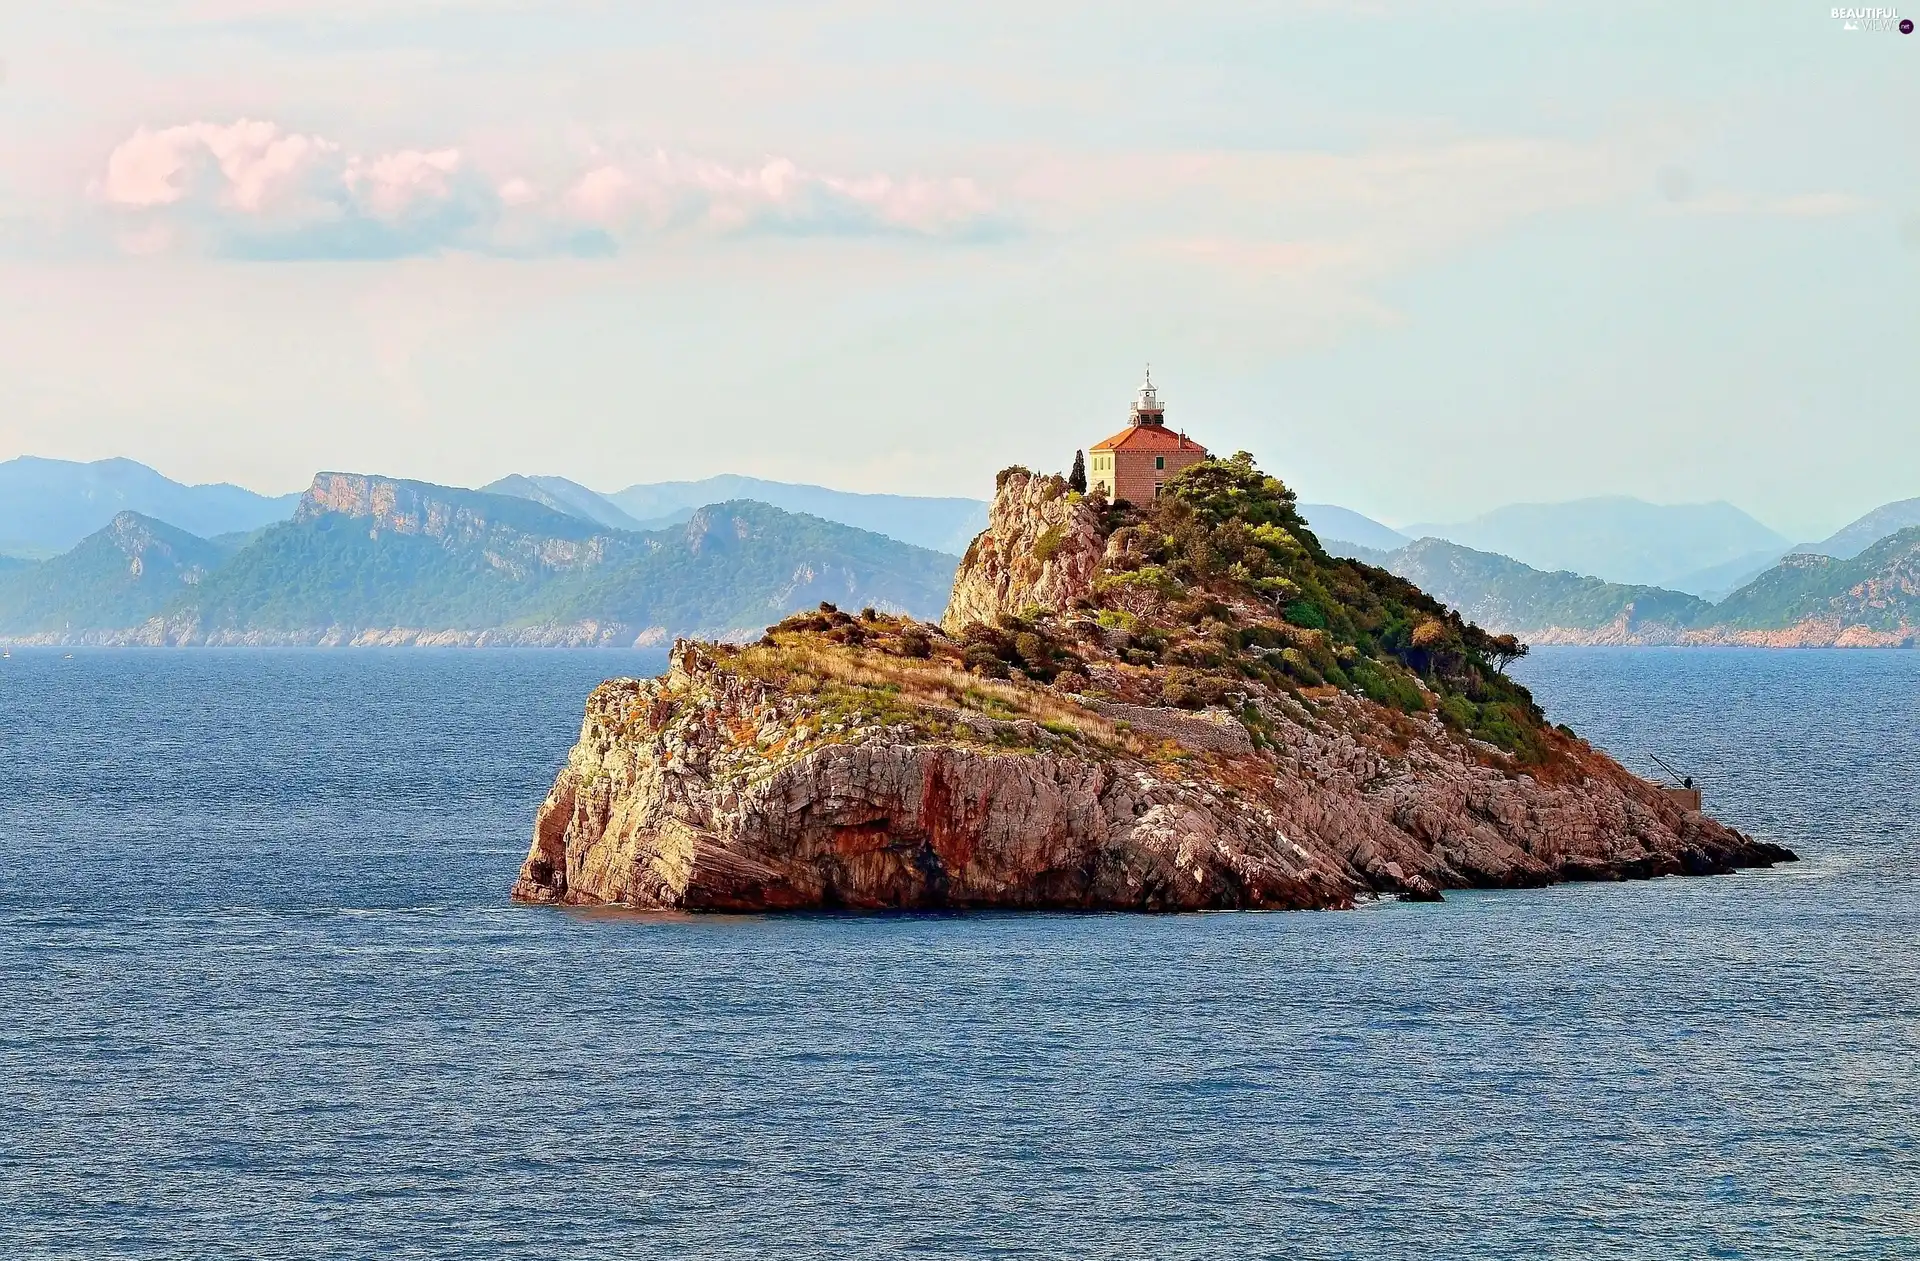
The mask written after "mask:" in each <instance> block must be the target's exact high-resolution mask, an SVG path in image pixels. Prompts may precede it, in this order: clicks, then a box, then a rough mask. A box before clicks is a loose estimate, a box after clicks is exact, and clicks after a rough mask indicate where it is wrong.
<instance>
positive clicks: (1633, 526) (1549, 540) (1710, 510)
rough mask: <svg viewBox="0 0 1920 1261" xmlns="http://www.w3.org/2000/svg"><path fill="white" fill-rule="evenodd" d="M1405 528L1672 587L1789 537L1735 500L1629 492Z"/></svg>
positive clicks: (1542, 563)
mask: <svg viewBox="0 0 1920 1261" xmlns="http://www.w3.org/2000/svg"><path fill="white" fill-rule="evenodd" d="M1401 533H1402V534H1408V535H1412V536H1414V537H1425V536H1431V537H1434V538H1442V539H1446V540H1448V541H1449V542H1453V543H1458V544H1460V545H1462V546H1464V547H1470V548H1473V549H1475V550H1477V551H1482V552H1494V553H1498V554H1500V555H1503V556H1511V557H1513V558H1514V559H1515V560H1519V561H1522V562H1524V563H1526V564H1528V565H1530V566H1532V567H1533V568H1535V569H1544V570H1560V569H1564V570H1569V571H1572V572H1574V573H1581V574H1593V575H1595V576H1597V577H1600V578H1604V579H1606V580H1607V581H1609V582H1618V583H1626V584H1630V585H1653V586H1668V587H1670V586H1672V585H1673V584H1674V583H1676V582H1681V581H1685V580H1689V579H1690V578H1691V576H1693V575H1697V574H1698V573H1700V572H1701V571H1703V570H1708V569H1710V568H1712V567H1715V566H1722V565H1726V564H1728V563H1729V562H1734V561H1738V560H1741V559H1742V558H1747V557H1751V556H1752V555H1753V554H1754V553H1757V552H1764V551H1766V550H1767V549H1769V548H1772V549H1775V554H1776V555H1778V554H1779V553H1780V552H1783V551H1785V549H1786V548H1787V546H1788V540H1787V539H1786V538H1784V537H1783V536H1781V535H1779V534H1777V533H1775V532H1774V531H1773V530H1770V529H1768V528H1767V527H1766V526H1764V525H1762V524H1761V523H1760V522H1758V521H1756V520H1754V519H1753V518H1752V517H1750V516H1748V515H1747V514H1746V513H1744V512H1742V511H1741V510H1740V509H1738V508H1736V507H1734V506H1733V505H1732V504H1728V503H1707V504H1651V503H1647V502H1646V501H1644V500H1640V499H1632V498H1628V497H1625V496H1608V497H1604V498H1598V499H1577V500H1573V501H1571V502H1568V503H1553V504H1510V505H1508V506H1507V507H1504V508H1496V509H1495V510H1494V511H1492V512H1489V513H1487V514H1485V515H1484V516H1480V517H1475V518H1474V519H1473V520H1471V521H1459V522H1452V523H1424V524H1420V525H1410V526H1407V527H1405V528H1404V529H1403V530H1401ZM1354 541H1355V542H1359V543H1365V542H1366V540H1365V539H1355V540H1354Z"/></svg>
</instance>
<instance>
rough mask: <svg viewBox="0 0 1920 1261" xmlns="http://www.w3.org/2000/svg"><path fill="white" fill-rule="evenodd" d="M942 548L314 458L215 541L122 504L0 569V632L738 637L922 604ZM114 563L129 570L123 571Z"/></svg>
mask: <svg viewBox="0 0 1920 1261" xmlns="http://www.w3.org/2000/svg"><path fill="white" fill-rule="evenodd" d="M123 535H124V537H122V536H123ZM163 560H164V561H165V564H164V565H163V564H162V561H163ZM956 564H957V559H956V558H955V557H953V556H950V555H945V554H942V553H938V552H932V551H928V550H926V549H924V548H917V547H912V546H909V545H908V544H904V543H900V542H898V541H896V540H893V539H889V538H885V537H882V536H880V535H876V534H873V533H871V532H868V531H864V530H856V529H853V528H852V527H850V526H844V525H840V524H838V523H836V522H831V521H823V520H821V519H819V518H817V517H809V516H805V515H802V514H798V513H788V512H783V511H781V510H780V509H777V508H773V507H770V506H768V505H766V504H760V503H753V502H749V501H735V502H731V503H725V504H716V505H711V506H708V507H704V508H700V509H698V510H696V511H695V512H694V514H693V517H692V519H691V520H690V521H688V522H687V523H686V524H685V525H683V526H679V527H676V528H674V529H671V530H663V531H653V532H648V533H642V532H634V531H625V530H608V529H605V528H604V527H601V526H599V525H597V524H595V523H593V522H590V521H585V520H582V519H581V518H579V517H575V516H572V515H569V514H567V513H564V512H558V511H555V510H554V509H551V508H548V507H546V506H544V505H542V504H538V503H535V502H533V501H531V500H528V499H522V498H519V497H517V496H511V495H495V494H489V493H487V492H484V491H472V490H461V489H457V488H454V487H446V486H434V485H431V484H428V483H423V482H409V481H401V480H398V479H392V478H380V477H368V476H363V475H359V474H350V473H323V474H321V475H320V476H319V477H317V478H315V479H314V484H313V486H312V488H311V489H310V490H308V491H307V493H306V495H305V496H303V497H302V499H301V502H300V506H299V509H298V511H297V512H296V513H295V514H294V517H293V519H292V520H291V521H287V522H284V523H282V524H279V525H275V526H271V527H269V528H267V529H265V530H263V531H260V532H259V533H258V534H256V535H254V536H252V537H251V539H250V540H249V541H247V542H246V544H245V545H244V546H243V547H241V548H239V550H238V551H237V552H233V553H231V554H230V555H229V554H228V552H227V550H226V549H223V548H221V547H219V546H217V545H215V544H212V543H208V542H206V541H205V540H202V539H196V538H193V537H192V536H190V535H185V534H183V533H182V532H179V531H173V530H171V529H170V528H169V527H166V526H163V525H161V524H160V523H158V522H150V521H146V520H145V519H143V518H138V517H135V516H134V515H133V514H126V516H125V518H124V520H122V521H116V523H115V526H114V528H113V530H110V531H103V532H102V533H101V534H100V535H97V536H95V537H94V538H91V539H88V540H87V541H86V542H85V543H83V544H82V545H81V546H80V547H78V548H76V549H74V551H72V552H70V553H68V554H67V555H65V556H62V557H59V558H57V559H55V560H51V561H45V562H42V563H40V564H38V565H33V566H28V567H23V568H20V569H17V570H14V571H11V572H8V573H5V574H0V634H5V635H7V636H9V637H12V638H20V637H31V636H38V637H41V638H53V639H60V638H84V639H90V640H94V641H99V642H121V643H125V642H135V643H156V644H161V643H257V644H297V643H323V644H334V643H448V644H477V643H527V644H555V645H576V644H577V645H592V644H643V643H664V642H665V641H666V640H667V639H668V638H669V637H670V636H672V635H676V634H697V635H707V636H724V637H731V638H741V637H752V636H758V635H759V634H760V632H761V629H762V628H763V627H765V626H766V625H768V624H769V623H771V622H774V621H778V620H779V619H780V618H781V617H782V616H784V615H786V614H787V613H790V612H792V611H793V610H794V609H796V608H801V607H806V606H810V605H813V604H817V603H819V602H820V601H822V600H831V601H835V602H836V603H840V604H843V605H847V606H849V607H853V608H859V607H861V606H862V605H866V604H872V605H874V606H876V607H880V608H886V609H889V610H894V611H904V612H907V613H910V614H913V615H914V616H918V617H926V618H931V617H936V616H938V615H939V612H940V610H941V609H942V608H943V607H944V605H945V603H946V597H947V591H948V588H949V586H950V584H951V582H952V578H953V570H954V567H955V565H956ZM129 572H131V573H132V576H133V578H134V579H136V580H139V579H142V575H143V574H144V575H145V578H144V584H143V583H142V582H140V581H136V582H133V583H132V584H131V586H130V584H129V582H128V579H127V574H128V573H129ZM163 579H164V580H163ZM129 590H131V591H132V593H133V594H129V593H128V592H129ZM115 599H117V600H118V603H114V602H113V601H114V600H115Z"/></svg>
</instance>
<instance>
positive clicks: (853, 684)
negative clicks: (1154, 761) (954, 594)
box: [728, 633, 1150, 754]
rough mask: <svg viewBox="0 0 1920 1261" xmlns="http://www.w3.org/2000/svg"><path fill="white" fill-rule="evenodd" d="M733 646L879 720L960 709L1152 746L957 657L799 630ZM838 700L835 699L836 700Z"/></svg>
mask: <svg viewBox="0 0 1920 1261" xmlns="http://www.w3.org/2000/svg"><path fill="white" fill-rule="evenodd" d="M774 639H775V642H774V643H773V644H771V645H769V644H765V643H762V644H756V645H753V646H751V647H747V648H741V649H738V650H736V651H735V652H734V653H733V654H732V655H731V657H730V658H729V660H728V664H729V665H730V666H732V667H733V668H734V669H736V670H738V671H740V672H741V673H742V674H748V675H751V676H753V677H755V678H759V679H763V680H765V681H767V682H769V683H772V684H775V685H776V686H779V687H781V688H783V689H785V690H787V691H789V692H799V693H813V694H817V695H818V696H819V699H820V701H821V703H822V708H823V709H825V708H833V709H846V708H849V707H850V704H849V703H851V706H852V707H858V708H860V709H861V710H863V711H864V712H866V713H867V714H868V715H870V717H871V718H872V719H873V720H875V721H879V722H883V723H884V722H889V721H906V722H917V721H920V720H924V719H926V718H928V717H931V716H937V715H938V713H939V711H943V710H946V711H951V710H964V711H967V712H970V713H976V714H979V715H981V716H982V717H985V718H992V719H997V720H1000V721H1003V722H1017V721H1020V720H1026V721H1030V722H1034V723H1037V724H1039V725H1040V726H1041V727H1043V728H1045V729H1046V730H1048V731H1051V732H1053V733H1055V734H1056V735H1063V736H1067V737H1069V738H1073V739H1078V740H1081V741H1083V742H1086V743H1089V744H1093V745H1097V746H1101V747H1104V748H1109V749H1124V750H1126V751H1128V752H1133V753H1136V754H1145V753H1147V752H1149V751H1150V748H1149V746H1147V745H1146V744H1145V743H1144V742H1143V741H1142V740H1141V739H1140V738H1139V737H1138V736H1136V735H1134V734H1133V733H1131V732H1129V731H1127V730H1124V729H1122V728H1121V727H1120V726H1118V725H1116V724H1115V723H1114V722H1112V721H1111V720H1109V719H1107V718H1105V717H1103V716H1101V715H1100V714H1096V713H1094V712H1093V711H1092V710H1089V709H1087V708H1085V707H1083V706H1081V705H1080V704H1078V703H1077V702H1075V701H1074V700H1072V699H1071V698H1070V697H1068V696H1064V695H1062V694H1061V693H1058V692H1055V691H1053V690H1052V689H1050V688H1047V687H1044V686H1042V685H1040V684H1037V683H1020V682H1010V681H1003V680H999V679H990V678H985V677H982V676H980V675H977V674H973V673H970V672H968V671H967V670H965V669H963V668H961V667H960V666H959V665H958V662H957V656H949V655H948V652H947V651H945V649H946V648H947V646H946V645H942V646H941V647H942V650H940V651H936V652H935V653H934V655H933V656H931V657H928V658H924V659H921V658H913V657H899V656H892V655H889V654H887V653H885V652H884V651H875V650H874V649H873V648H872V647H867V648H848V647H844V646H842V645H839V644H833V643H827V642H823V641H822V640H820V639H819V638H817V637H815V636H812V635H809V634H805V633H799V634H779V635H776V636H775V637H774ZM836 702H837V703H836Z"/></svg>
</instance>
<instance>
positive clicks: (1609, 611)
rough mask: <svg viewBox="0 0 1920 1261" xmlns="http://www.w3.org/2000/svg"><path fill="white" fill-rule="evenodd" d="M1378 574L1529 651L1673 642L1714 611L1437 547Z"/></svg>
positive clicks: (1674, 595) (1387, 563)
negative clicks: (1531, 647)
mask: <svg viewBox="0 0 1920 1261" xmlns="http://www.w3.org/2000/svg"><path fill="white" fill-rule="evenodd" d="M1382 568H1385V569H1388V570H1391V571H1392V572H1394V573H1396V574H1398V575H1400V576H1401V577H1402V578H1405V579H1406V580H1407V581H1409V582H1411V583H1413V584H1414V585H1415V586H1418V587H1420V588H1421V589H1423V590H1425V591H1426V592H1427V593H1428V594H1429V595H1431V596H1433V597H1434V598H1435V599H1436V600H1441V601H1444V602H1445V603H1447V604H1449V605H1452V606H1453V607H1454V608H1456V609H1458V610H1460V614H1461V616H1463V617H1465V618H1467V619H1468V620H1469V621H1472V622H1477V623H1479V624H1480V625H1481V626H1483V627H1485V628H1486V629H1488V630H1490V631H1493V632H1495V633H1496V634H1507V633H1512V634H1518V635H1519V636H1520V637H1521V638H1523V639H1527V640H1530V641H1533V642H1536V643H1565V642H1572V643H1634V642H1644V641H1648V640H1652V641H1656V642H1672V641H1674V640H1676V639H1678V638H1679V637H1680V635H1681V634H1682V633H1683V632H1684V631H1686V630H1687V629H1688V628H1690V627H1691V626H1692V625H1693V624H1694V623H1695V621H1696V620H1698V619H1699V618H1701V617H1702V616H1703V615H1704V614H1706V613H1707V612H1709V611H1710V610H1711V609H1712V607H1713V606H1712V605H1710V604H1708V603H1707V602H1706V601H1704V600H1701V599H1699V598H1697V597H1695V596H1691V595H1687V594H1686V593H1684V592H1679V591H1666V590H1662V589H1661V588H1658V587H1650V586H1634V585H1627V584H1621V583H1612V582H1606V581H1603V580H1602V579H1599V578H1589V577H1584V576H1582V575H1580V574H1574V573H1568V572H1566V571H1564V570H1561V571H1555V572H1550V573H1549V572H1542V571H1541V570H1538V569H1534V568H1531V567H1530V566H1527V565H1523V564H1521V563H1520V562H1519V561H1517V560H1513V559H1511V558H1510V557H1506V556H1497V555H1493V554H1491V553H1488V552H1481V551H1475V550H1473V549H1472V548H1467V547H1462V546H1460V545H1459V544H1457V543H1449V542H1446V541H1445V540H1443V539H1434V538H1427V539H1421V540H1420V541H1419V542H1417V543H1413V544H1410V545H1409V546H1407V547H1404V548H1401V549H1399V550H1398V551H1395V552H1392V553H1390V554H1389V555H1388V556H1386V557H1385V559H1384V563H1383V564H1382Z"/></svg>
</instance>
